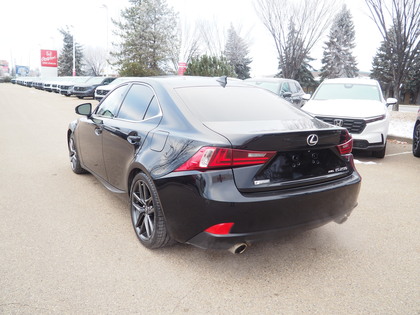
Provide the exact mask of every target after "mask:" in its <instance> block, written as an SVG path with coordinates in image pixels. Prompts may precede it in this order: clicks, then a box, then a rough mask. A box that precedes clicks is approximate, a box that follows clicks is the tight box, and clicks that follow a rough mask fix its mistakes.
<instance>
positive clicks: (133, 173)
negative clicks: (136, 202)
mask: <svg viewBox="0 0 420 315" xmlns="http://www.w3.org/2000/svg"><path fill="white" fill-rule="evenodd" d="M138 173H144V174H146V175H147V176H149V177H150V178H151V179H152V180H153V177H152V176H150V174H149V172H148V171H147V170H146V168H145V167H144V166H143V165H141V164H139V163H136V164H134V165H133V166H132V168H131V170H130V172H129V173H128V176H127V194H128V196H130V193H131V185H132V184H133V179H134V177H136V175H137V174H138Z"/></svg>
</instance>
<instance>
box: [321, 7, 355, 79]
mask: <svg viewBox="0 0 420 315" xmlns="http://www.w3.org/2000/svg"><path fill="white" fill-rule="evenodd" d="M328 38H329V40H328V41H327V42H325V45H326V46H325V47H324V57H323V58H322V64H323V66H322V68H321V78H322V80H324V79H331V78H343V77H344V78H353V77H357V75H358V72H359V69H358V68H357V62H356V58H355V57H354V56H353V53H352V50H353V48H354V47H355V43H354V41H355V32H354V25H353V21H352V16H351V13H350V10H348V9H347V7H346V6H345V5H344V6H343V8H342V10H341V11H340V12H339V13H338V14H337V16H336V17H335V19H334V22H333V24H332V26H331V29H330V34H329V36H328Z"/></svg>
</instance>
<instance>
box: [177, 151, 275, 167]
mask: <svg viewBox="0 0 420 315" xmlns="http://www.w3.org/2000/svg"><path fill="white" fill-rule="evenodd" d="M275 154H276V152H275V151H248V150H236V149H228V148H217V147H203V148H201V149H200V150H198V152H197V153H196V154H194V155H193V156H192V157H191V158H190V159H189V160H188V161H186V162H185V163H184V164H182V165H181V166H180V167H178V168H177V169H176V170H175V171H178V172H179V171H192V170H197V171H205V170H208V169H221V168H230V167H240V166H249V165H258V164H264V163H266V162H267V161H269V160H270V159H271V158H272V157H273V156H274V155H275Z"/></svg>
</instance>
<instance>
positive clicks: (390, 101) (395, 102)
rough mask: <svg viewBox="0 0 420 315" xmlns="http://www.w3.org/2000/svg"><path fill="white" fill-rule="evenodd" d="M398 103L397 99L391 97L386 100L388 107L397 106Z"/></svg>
mask: <svg viewBox="0 0 420 315" xmlns="http://www.w3.org/2000/svg"><path fill="white" fill-rule="evenodd" d="M397 103H398V100H397V99H396V98H393V97H390V98H387V99H386V106H389V105H395V104H397Z"/></svg>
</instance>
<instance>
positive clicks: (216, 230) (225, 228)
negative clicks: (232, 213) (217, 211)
mask: <svg viewBox="0 0 420 315" xmlns="http://www.w3.org/2000/svg"><path fill="white" fill-rule="evenodd" d="M233 224H234V223H233V222H228V223H220V224H216V225H213V226H211V227H209V228H208V229H206V230H204V232H207V233H211V234H218V235H226V234H229V233H230V230H231V229H232V227H233Z"/></svg>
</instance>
